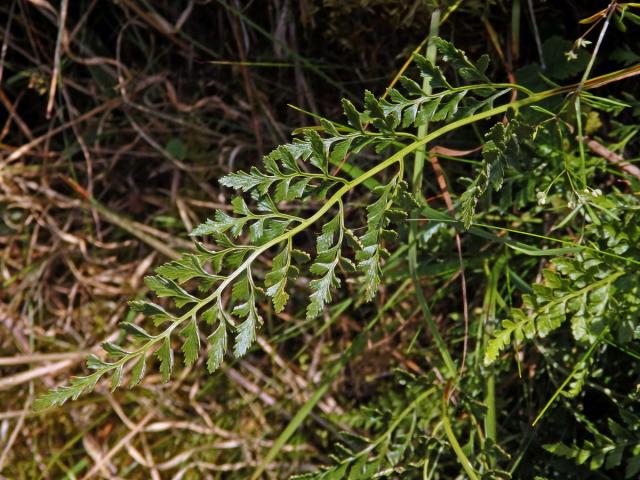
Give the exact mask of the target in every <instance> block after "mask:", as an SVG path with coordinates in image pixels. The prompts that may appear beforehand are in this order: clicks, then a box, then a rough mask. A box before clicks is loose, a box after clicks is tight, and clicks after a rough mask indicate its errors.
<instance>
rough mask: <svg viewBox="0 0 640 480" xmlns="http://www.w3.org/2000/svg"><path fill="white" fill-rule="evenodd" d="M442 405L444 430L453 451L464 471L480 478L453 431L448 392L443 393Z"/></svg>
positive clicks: (471, 476)
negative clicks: (448, 408)
mask: <svg viewBox="0 0 640 480" xmlns="http://www.w3.org/2000/svg"><path fill="white" fill-rule="evenodd" d="M441 407H442V425H443V426H444V431H445V433H446V434H447V438H448V439H449V443H450V444H451V448H453V451H454V452H455V454H456V457H458V461H459V462H460V464H461V465H462V468H464V471H465V472H466V473H467V475H468V476H469V478H470V479H471V480H480V477H478V475H477V474H476V471H475V469H474V468H473V465H471V462H470V461H469V459H468V458H467V456H466V455H465V454H464V451H463V450H462V447H461V446H460V443H459V442H458V439H457V438H456V435H455V433H453V428H451V421H450V420H449V413H448V412H447V393H446V392H444V393H443V394H442V405H441Z"/></svg>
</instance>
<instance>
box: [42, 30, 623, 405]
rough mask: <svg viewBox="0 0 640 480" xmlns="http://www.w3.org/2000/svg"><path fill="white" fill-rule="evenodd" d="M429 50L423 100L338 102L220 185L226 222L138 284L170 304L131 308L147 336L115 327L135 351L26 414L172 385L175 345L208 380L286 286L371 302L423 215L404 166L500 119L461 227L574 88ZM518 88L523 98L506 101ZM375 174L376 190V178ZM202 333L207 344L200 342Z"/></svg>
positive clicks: (407, 90)
mask: <svg viewBox="0 0 640 480" xmlns="http://www.w3.org/2000/svg"><path fill="white" fill-rule="evenodd" d="M435 43H436V45H437V48H438V50H439V53H440V58H441V59H442V61H443V62H444V63H445V65H446V66H447V67H448V69H447V72H448V73H449V75H448V77H447V76H445V74H444V73H443V70H441V69H440V68H439V67H437V66H435V65H433V64H432V63H431V62H429V61H428V60H427V59H426V58H424V57H421V56H420V55H416V56H415V61H416V65H417V67H418V69H419V71H420V74H421V76H422V77H423V79H426V80H427V82H426V83H427V84H429V85H430V90H429V93H427V92H425V90H424V89H423V87H421V86H420V85H419V84H418V83H416V82H415V81H414V80H412V79H410V78H406V77H403V78H402V79H401V81H400V84H401V88H400V89H391V90H389V92H388V95H387V96H386V97H385V98H384V99H378V98H376V97H375V96H374V95H373V94H372V93H370V92H365V95H364V102H363V104H364V110H362V111H359V110H358V109H356V107H355V106H354V105H353V104H352V103H351V102H350V101H348V100H343V101H342V106H343V109H344V113H345V117H346V124H341V123H337V122H331V121H328V120H324V119H322V120H321V121H320V126H319V127H318V128H307V129H304V130H303V131H302V134H301V136H300V138H297V139H296V140H294V141H293V142H292V143H289V144H286V145H281V146H279V147H278V148H276V149H275V150H274V151H272V152H271V153H270V154H268V155H266V156H265V157H264V159H263V164H262V168H257V167H252V168H251V169H249V170H248V171H237V172H234V173H231V174H229V175H227V176H226V177H224V178H222V179H221V180H220V184H221V185H223V186H225V187H228V188H230V189H233V190H235V191H236V192H237V194H238V196H236V197H235V198H234V199H233V200H232V201H231V205H230V210H231V212H230V213H228V211H226V210H218V211H216V212H215V213H214V215H213V216H212V218H210V219H209V220H207V221H206V222H205V223H203V224H201V225H199V226H198V227H196V228H195V229H194V230H193V232H191V236H192V237H193V238H194V240H195V241H196V243H195V250H194V251H193V252H191V253H187V254H184V255H183V256H182V258H180V259H179V260H176V261H172V262H169V263H166V264H165V265H162V266H161V267H159V268H158V269H157V270H156V275H154V276H149V277H147V278H146V284H147V286H148V287H149V289H150V290H152V291H153V292H154V293H155V295H156V296H157V297H159V298H167V299H169V300H171V301H172V303H173V305H174V308H168V307H163V306H161V305H158V304H156V303H153V302H151V301H144V300H135V301H132V302H131V303H130V305H131V308H132V310H134V311H135V312H138V313H140V314H142V316H144V317H145V319H146V323H145V324H144V326H140V325H138V324H134V323H130V322H124V323H122V324H121V326H122V328H123V329H124V331H125V332H126V333H128V334H129V336H130V337H131V339H132V340H133V342H132V345H133V346H132V347H130V348H124V347H121V346H120V345H116V344H114V343H105V344H104V345H103V347H104V350H105V352H106V354H107V356H106V359H103V358H99V357H98V356H95V355H92V356H90V357H89V358H88V362H87V366H88V368H89V369H91V370H92V371H93V373H91V374H90V375H88V376H86V377H76V378H73V379H72V380H71V381H70V383H69V384H68V385H66V386H62V387H59V388H57V389H55V390H52V391H51V392H49V393H47V394H46V395H44V396H42V397H41V398H39V399H38V400H37V402H36V405H35V407H36V408H46V407H49V406H52V405H61V404H62V403H64V402H65V401H67V400H68V399H75V398H77V397H78V396H79V395H81V394H82V393H83V392H86V391H89V390H92V389H93V388H94V387H95V385H96V383H97V382H98V380H100V379H101V378H102V377H105V376H107V375H109V376H111V386H112V388H113V389H115V388H117V387H119V386H120V385H121V384H122V383H123V381H124V380H125V376H128V384H129V385H130V386H133V385H136V384H137V383H139V382H140V381H141V379H142V378H143V377H144V375H145V372H146V362H147V361H148V354H149V353H151V352H153V354H154V355H155V357H156V358H157V360H158V362H159V370H160V372H161V374H162V377H163V379H164V381H168V380H169V379H170V376H171V373H172V370H173V368H174V345H175V344H177V343H179V342H180V343H181V350H182V355H183V358H184V363H185V364H186V365H191V364H193V363H194V362H195V361H196V359H197V358H198V356H199V353H200V350H201V349H202V346H203V344H205V343H206V344H208V358H207V368H208V370H209V371H210V372H213V371H215V370H216V369H217V368H219V367H220V365H221V363H222V362H223V359H224V357H225V354H226V352H227V349H228V346H229V345H232V350H233V355H234V356H235V357H241V356H243V355H245V354H246V353H247V351H248V350H249V349H250V348H251V346H252V344H253V343H254V341H255V340H256V336H257V332H258V330H259V329H260V326H261V325H262V323H263V318H262V316H261V313H260V307H259V305H260V303H261V301H263V300H266V299H268V300H269V301H271V302H272V304H273V309H274V310H275V311H276V312H281V311H282V310H284V309H285V308H286V306H287V304H288V302H289V293H288V292H289V291H290V290H291V289H292V288H293V285H294V282H296V279H300V281H299V283H306V284H307V288H308V290H309V292H310V293H309V301H308V304H307V306H306V317H307V318H308V319H313V318H315V317H317V316H319V315H321V314H322V312H323V311H324V308H325V306H326V305H327V304H329V303H330V302H331V301H332V296H333V295H334V292H335V290H336V289H337V288H339V287H340V285H341V281H342V280H341V276H342V275H344V274H346V275H349V276H353V277H357V278H358V285H361V296H362V298H363V299H364V300H366V301H370V300H372V299H373V298H374V297H375V296H376V293H377V291H378V287H379V285H380V282H381V274H382V269H381V266H382V264H383V262H384V259H385V257H386V256H387V254H388V251H387V247H388V246H390V245H393V244H394V242H395V238H396V236H397V233H396V231H394V225H397V222H398V221H399V220H400V221H402V220H404V219H406V217H407V212H408V211H411V210H412V209H414V208H416V206H417V207H418V208H423V207H424V206H425V205H424V204H417V203H416V200H415V199H414V198H413V197H412V195H411V194H410V193H409V192H408V191H407V184H406V182H405V178H404V177H405V166H404V162H405V157H406V156H407V155H408V154H410V153H412V152H415V151H416V150H418V149H421V148H425V146H426V145H427V144H429V143H431V142H433V141H434V140H436V139H438V138H439V137H441V136H442V135H444V134H446V133H449V132H451V131H453V130H456V129H459V128H462V127H464V126H466V125H470V124H472V123H475V122H479V121H481V120H484V119H489V118H492V117H496V116H499V115H504V114H507V115H508V117H509V121H508V122H506V124H505V122H503V119H502V118H498V119H497V123H496V125H495V126H494V127H493V128H491V129H490V130H489V131H488V133H487V134H486V141H485V144H484V148H483V152H482V153H483V165H482V168H481V171H480V172H479V173H478V176H477V178H476V179H475V180H473V181H472V182H471V184H470V185H469V187H468V188H467V190H466V192H465V193H464V194H463V195H462V196H461V198H460V207H461V208H460V211H461V223H462V224H464V225H466V226H467V227H469V226H470V225H471V224H472V220H473V215H474V211H475V208H476V204H477V202H478V199H479V198H481V197H482V196H483V195H485V193H486V192H487V191H488V190H489V188H490V187H493V188H494V189H499V188H500V186H501V184H502V179H503V176H504V172H505V169H508V168H510V157H511V156H513V155H515V153H516V152H517V150H518V148H519V144H520V143H521V142H523V141H527V140H528V139H529V138H530V137H531V135H533V133H534V131H535V129H534V127H531V126H529V125H526V124H525V123H523V122H521V121H519V120H518V118H517V117H518V116H519V114H520V112H521V110H522V109H523V108H525V107H527V106H529V105H533V104H535V103H537V102H540V101H541V100H544V99H547V98H550V97H553V96H556V95H559V94H563V93H569V92H571V91H573V90H574V89H575V87H561V88H555V89H552V90H547V91H544V92H540V93H533V92H531V91H529V90H527V89H526V88H524V87H520V86H517V85H512V84H500V83H492V82H491V81H490V80H489V79H488V78H487V76H486V69H487V65H488V57H487V56H483V57H481V58H480V59H479V60H478V62H477V63H473V62H471V61H470V60H469V59H468V58H467V56H466V55H465V54H464V53H463V52H462V51H460V50H458V49H456V48H455V47H454V46H453V45H452V44H450V43H449V42H447V41H445V40H442V39H438V38H436V39H435ZM452 78H460V79H462V80H463V81H464V84H462V85H459V86H456V85H455V83H454V82H453V80H452ZM611 78H612V77H610V76H609V77H607V76H605V77H603V78H602V79H600V80H598V79H594V80H593V81H591V82H588V83H587V84H585V85H584V86H583V87H584V88H591V87H596V86H598V85H600V84H603V83H606V82H608V81H611ZM514 89H517V90H518V91H519V94H520V95H521V96H524V98H522V99H521V100H517V101H512V102H510V101H509V98H508V97H509V96H510V93H511V92H512V91H513V90H514ZM427 123H429V125H430V130H431V133H429V134H428V135H426V136H425V137H423V138H417V137H416V136H415V135H414V134H413V133H411V132H412V131H415V129H416V128H417V127H419V126H421V125H425V124H427ZM365 150H366V151H367V152H372V151H373V152H374V153H376V154H379V155H381V154H383V153H384V152H389V151H393V152H394V153H392V154H391V155H390V156H388V157H387V158H386V159H384V160H383V161H380V162H378V163H376V164H374V165H373V166H371V167H370V168H369V169H368V170H360V169H359V168H358V167H354V163H353V162H351V161H350V162H349V163H348V164H347V163H344V160H345V158H347V157H349V158H350V159H352V158H356V159H357V158H358V154H360V153H361V152H363V151H365ZM340 167H342V168H340ZM382 172H384V173H385V175H384V176H383V177H381V178H384V183H382V184H381V183H380V179H378V178H376V177H377V176H378V174H380V173H382ZM345 174H346V175H347V176H345ZM356 188H366V189H369V190H370V202H369V204H368V205H367V206H366V211H363V212H362V218H363V220H362V223H356V222H355V221H354V220H352V219H353V218H356V219H357V218H358V215H357V210H358V208H359V207H353V206H350V205H349V204H348V203H347V202H346V201H345V197H346V195H347V194H348V193H349V192H351V191H352V190H354V189H356ZM285 207H286V208H285ZM354 211H356V212H355V214H354ZM291 212H295V213H291ZM347 214H349V215H347ZM348 219H349V220H348ZM356 231H357V232H359V233H358V234H356V233H354V232H356ZM304 232H309V233H313V234H314V235H316V236H317V240H316V247H315V250H314V251H304V250H302V249H301V248H299V247H298V246H297V242H296V240H297V237H298V235H299V234H302V233H304ZM612 275H616V274H615V273H612ZM303 279H304V280H308V281H306V282H303V281H302V280H303ZM611 281H613V279H612V280H611ZM569 295H572V294H569ZM532 308H533V307H532ZM543 308H547V309H549V310H551V307H543ZM554 308H555V306H554ZM554 311H555V310H554ZM516 312H517V311H516ZM517 315H519V314H517ZM517 315H516V317H517ZM518 318H519V317H518ZM517 321H518V320H517V319H516V322H517ZM514 325H515V326H514V327H513V328H512V324H507V323H506V324H505V329H506V330H504V331H502V332H499V333H498V334H497V337H496V341H497V342H498V344H494V345H493V346H491V347H490V351H489V353H488V354H487V355H488V357H487V358H488V361H491V360H494V359H495V358H496V356H497V354H498V352H499V351H500V350H501V348H502V347H504V346H505V345H506V343H508V342H509V341H510V333H505V332H508V331H510V329H511V331H514V332H516V336H518V332H519V331H520V330H518V329H522V328H524V327H521V326H519V324H518V323H514ZM201 331H202V332H204V331H206V332H207V336H206V337H201ZM125 368H127V372H128V373H127V374H126V375H125ZM129 368H130V371H129V370H128V369H129Z"/></svg>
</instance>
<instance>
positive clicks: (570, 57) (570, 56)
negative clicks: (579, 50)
mask: <svg viewBox="0 0 640 480" xmlns="http://www.w3.org/2000/svg"><path fill="white" fill-rule="evenodd" d="M564 56H565V57H567V60H569V61H572V60H576V59H577V58H578V55H576V52H574V51H573V50H569V51H568V52H564Z"/></svg>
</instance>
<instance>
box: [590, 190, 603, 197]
mask: <svg viewBox="0 0 640 480" xmlns="http://www.w3.org/2000/svg"><path fill="white" fill-rule="evenodd" d="M591 195H593V196H594V197H599V196H601V195H602V190H600V189H599V188H596V189H595V190H594V191H593V192H591Z"/></svg>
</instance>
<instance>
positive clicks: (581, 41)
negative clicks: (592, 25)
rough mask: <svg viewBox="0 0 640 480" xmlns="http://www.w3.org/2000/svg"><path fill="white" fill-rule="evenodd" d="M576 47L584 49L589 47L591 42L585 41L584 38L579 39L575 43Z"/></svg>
mask: <svg viewBox="0 0 640 480" xmlns="http://www.w3.org/2000/svg"><path fill="white" fill-rule="evenodd" d="M576 45H577V47H578V48H580V47H582V48H584V47H586V46H588V45H591V41H590V40H587V39H585V38H582V37H580V38H579V39H578V40H577V41H576Z"/></svg>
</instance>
